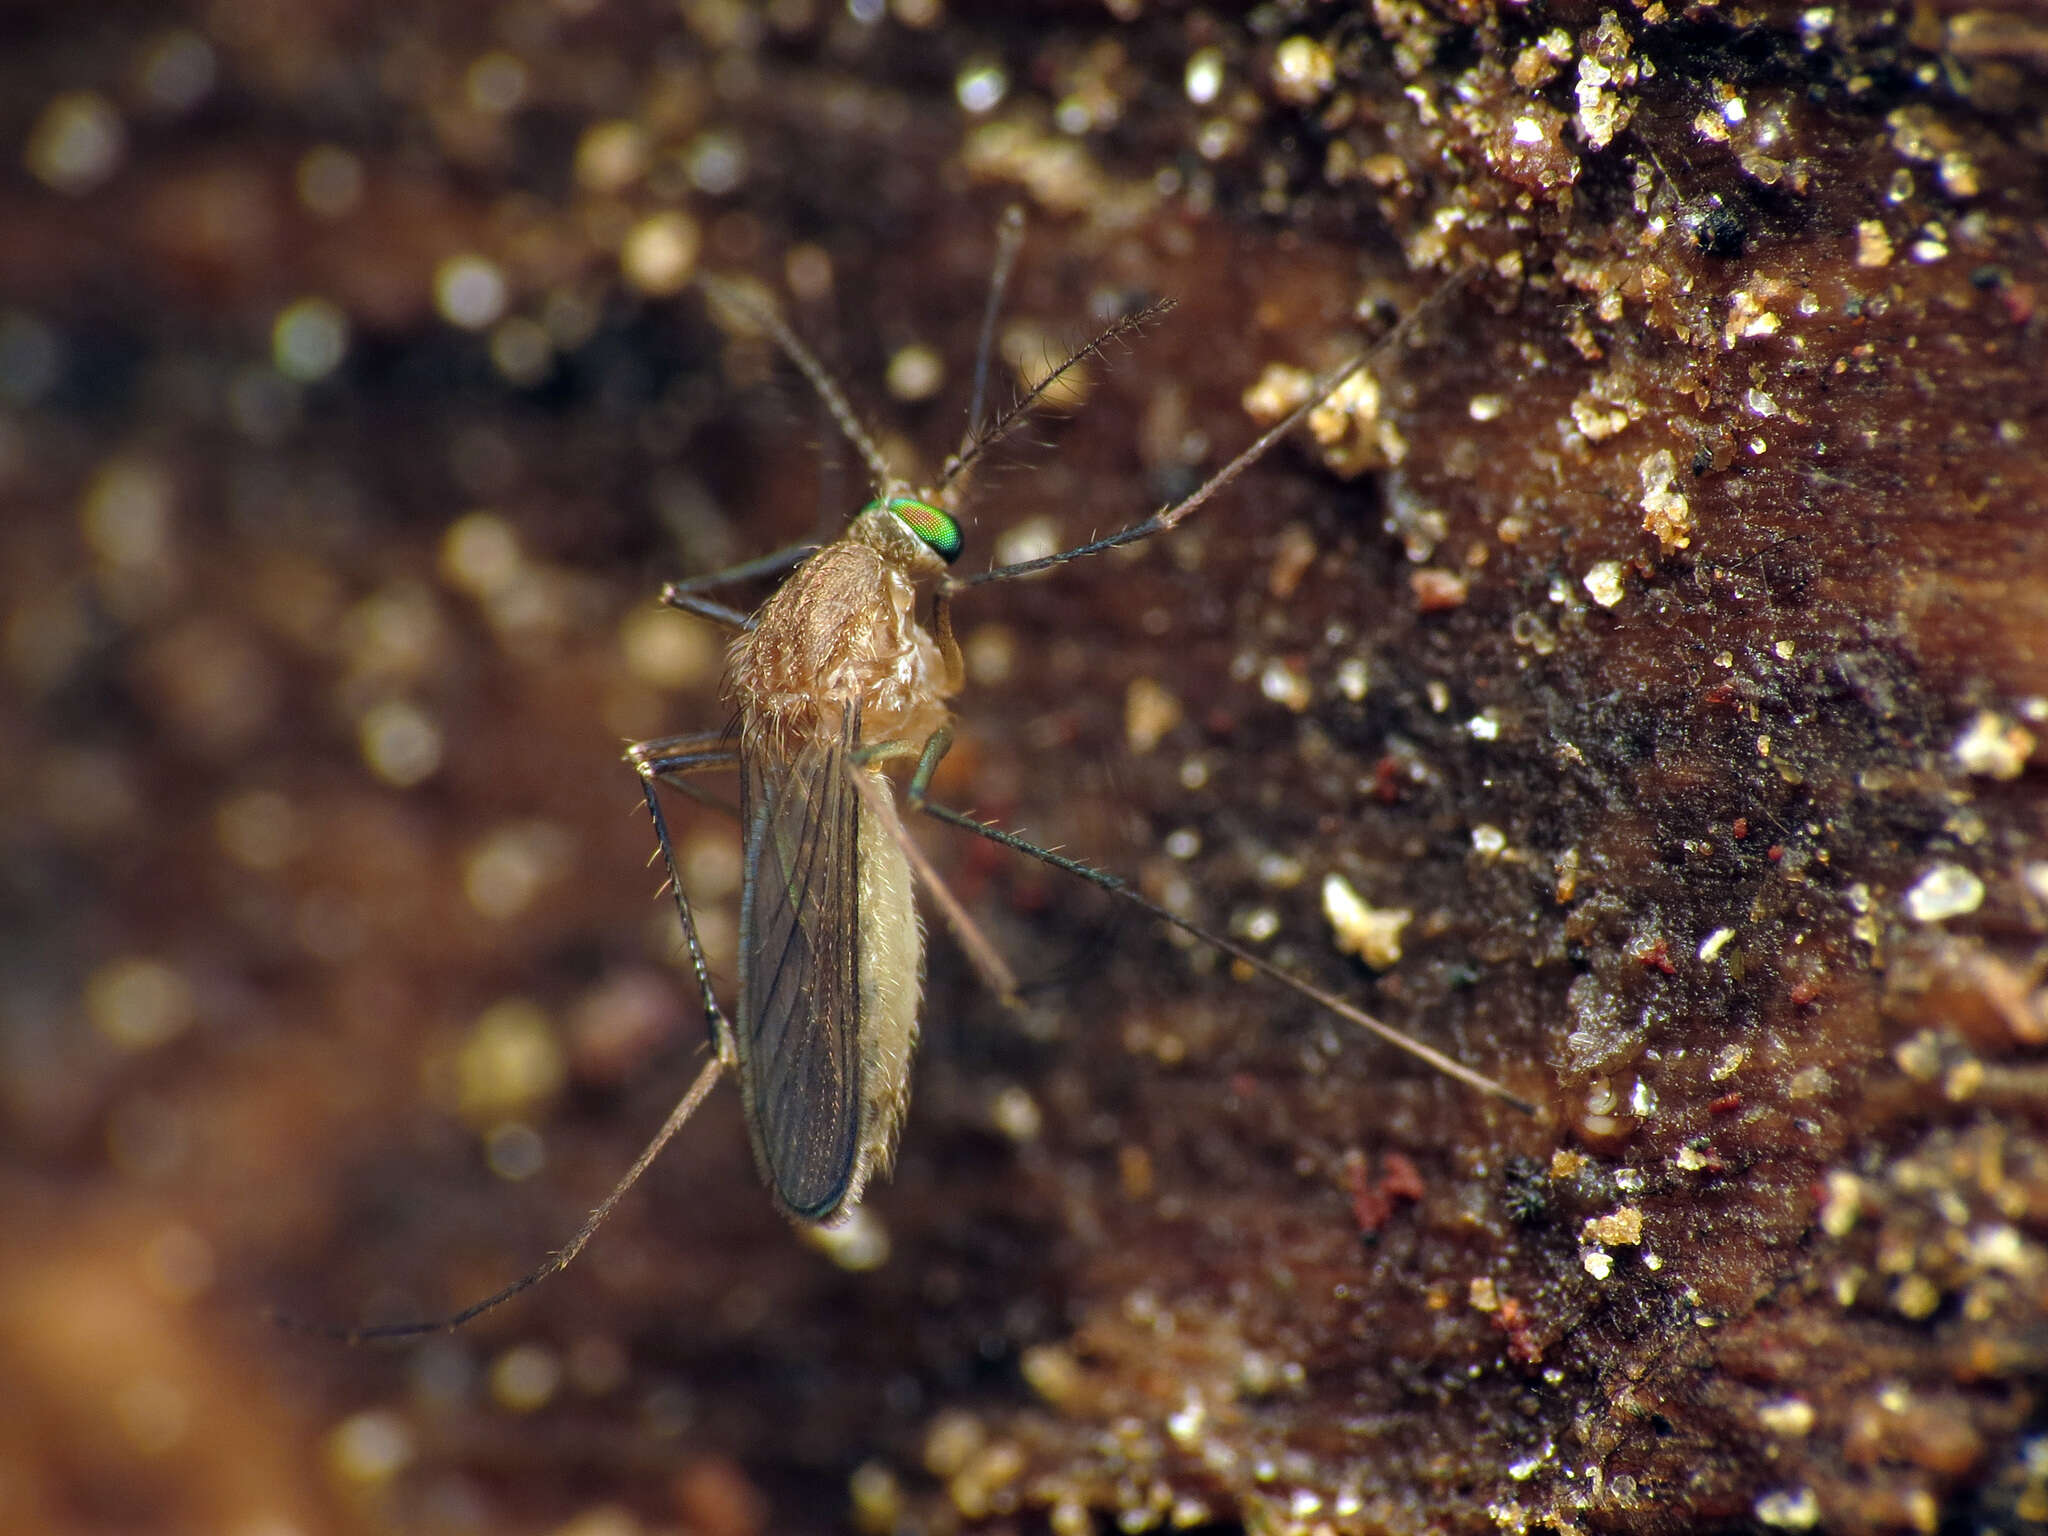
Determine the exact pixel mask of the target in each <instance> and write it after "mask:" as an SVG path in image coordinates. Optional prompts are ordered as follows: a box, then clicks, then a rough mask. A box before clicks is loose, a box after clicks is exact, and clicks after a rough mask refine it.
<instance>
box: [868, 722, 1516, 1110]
mask: <svg viewBox="0 0 2048 1536" xmlns="http://www.w3.org/2000/svg"><path fill="white" fill-rule="evenodd" d="M951 745H952V735H951V732H950V731H947V730H944V729H941V730H939V731H936V732H934V733H933V735H932V739H931V740H930V741H929V742H927V743H926V744H925V750H924V754H923V756H922V757H920V758H919V760H918V764H917V772H916V773H914V774H913V775H912V776H911V780H910V786H909V788H908V789H907V790H906V791H905V794H904V798H905V799H906V800H908V801H909V803H910V806H911V808H912V809H913V810H917V811H922V812H923V813H924V814H925V815H927V816H930V817H932V818H934V819H935V820H938V821H943V822H945V823H946V824H947V825H948V826H952V827H959V828H960V829H961V830H962V831H965V832H972V833H973V834H974V835H975V836H976V837H985V838H987V839H988V840H989V841H990V842H992V843H1000V844H1002V845H1003V846H1004V847H1005V848H1013V849H1015V850H1016V851H1017V852H1018V853H1021V854H1024V855H1025V856H1026V857H1028V858H1033V859H1037V860H1038V861H1039V862H1040V863H1041V864H1050V865H1051V866H1052V867H1053V868H1054V869H1063V870H1065V871H1066V872H1067V873H1068V874H1070V875H1078V876H1080V877H1081V878H1082V879H1083V880H1086V881H1088V882H1089V883H1090V884H1091V885H1098V886H1100V887H1102V889H1103V890H1105V891H1108V892H1109V893H1110V894H1111V895H1113V896H1115V897H1116V898H1117V899H1118V900H1120V901H1126V902H1129V903H1130V904H1131V905H1132V906H1134V907H1136V908H1137V909H1138V910H1139V911H1141V912H1144V913H1146V914H1148V915H1149V916H1152V917H1156V918H1158V919H1159V920H1160V921H1161V922H1163V923H1170V924H1172V925H1173V926H1174V927H1176V928H1178V929H1180V930H1181V932H1183V933H1186V934H1190V935H1192V936H1193V937H1195V938H1197V939H1200V940H1201V941H1202V942H1203V943H1204V944H1207V945H1209V946H1210V947H1211V948H1212V949H1216V950H1220V951H1221V952H1222V953H1224V954H1226V955H1228V956H1230V958H1231V959H1233V960H1238V961H1242V962H1243V963H1244V964H1245V965H1248V966H1250V967H1251V968H1252V969H1253V970H1255V971H1257V972H1258V973H1259V974H1260V975H1262V976H1267V977H1270V978H1271V979H1272V980H1274V981H1277V982H1279V983H1280V985H1281V986H1283V987H1286V988H1288V989H1289V990H1290V991H1293V992H1296V993H1299V994H1300V995H1301V996H1303V997H1305V998H1307V999H1308V1000H1309V1001H1310V1002H1312V1003H1315V1004H1316V1005H1318V1006H1319V1007H1322V1008H1325V1009H1327V1010H1328V1011H1329V1012H1331V1013H1334V1014H1336V1015H1337V1017H1339V1018H1340V1019H1343V1020H1345V1021H1346V1022H1348V1023H1351V1024H1355V1025H1357V1026H1358V1027H1359V1028H1360V1029H1363V1030H1365V1031H1366V1032H1367V1033H1369V1034H1372V1035H1376V1036H1378V1037H1379V1038H1380V1039H1381V1040H1384V1041H1386V1043H1387V1044H1389V1045H1391V1046H1394V1047H1395V1048H1397V1049H1399V1050H1403V1051H1406V1052H1407V1053H1408V1054H1409V1055H1411V1056H1413V1057H1415V1058H1417V1059H1418V1060H1420V1061H1424V1062H1427V1063H1428V1064H1429V1065H1430V1066H1432V1067H1434V1068H1436V1069H1437V1071H1439V1072H1441V1073H1443V1074H1444V1075H1445V1076H1446V1077H1452V1078H1455V1079H1457V1081H1459V1082H1461V1083H1464V1084H1465V1085H1466V1086H1467V1087H1470V1088H1476V1089H1478V1090H1479V1091H1480V1092H1481V1093H1484V1094H1489V1095H1491V1096H1492V1097H1494V1098H1497V1099H1500V1100H1502V1101H1503V1102H1504V1103H1508V1104H1512V1105H1513V1106H1514V1107H1515V1108H1516V1109H1519V1110H1521V1111H1522V1113H1524V1114H1527V1115H1533V1114H1535V1113H1536V1106H1535V1105H1534V1104H1531V1103H1530V1102H1529V1101H1528V1100H1527V1099H1525V1098H1523V1097H1521V1096H1520V1095H1519V1094H1517V1093H1514V1092H1513V1091H1512V1090H1510V1089H1508V1088H1506V1087H1503V1086H1502V1085H1501V1084H1499V1083H1497V1082H1495V1081H1494V1080H1493V1079H1492V1078H1490V1077H1487V1076H1485V1075H1484V1074H1483V1073H1479V1072H1475V1071H1474V1070H1473V1069H1472V1068H1470V1067H1468V1066H1466V1065H1465V1064H1464V1063H1463V1062H1460V1061H1456V1060H1453V1059H1452V1058H1451V1057H1449V1056H1446V1055H1445V1054H1444V1053H1443V1052H1442V1051H1439V1050H1437V1049H1436V1048H1435V1047H1434V1046H1431V1045H1425V1044H1424V1043H1423V1042H1422V1041H1420V1040H1417V1039H1415V1038H1413V1037H1412V1036H1410V1035H1406V1034H1404V1033H1402V1032H1401V1031H1400V1030H1398V1029H1396V1028H1394V1026H1393V1025H1391V1024H1388V1023H1386V1022H1384V1021H1382V1020H1380V1019H1376V1018H1374V1017H1373V1016H1372V1015H1371V1014H1369V1013H1367V1012H1365V1011H1364V1010H1363V1009H1361V1008H1355V1007H1353V1006H1352V1005H1351V1004H1350V1003H1347V1002H1346V1001H1344V999H1343V998H1341V997H1339V996H1337V995H1336V994H1335V993H1334V992H1326V991H1324V990H1323V989H1322V988H1321V987H1318V986H1316V985H1314V984H1313V983H1311V982H1306V981H1303V980H1302V979H1301V978H1300V977H1298V976H1296V975H1294V974H1292V973H1291V972H1289V971H1285V970H1282V969H1281V968H1280V967H1279V966H1277V965H1275V964H1273V962H1272V961H1270V960H1268V959H1266V958H1265V957H1264V956H1262V955H1258V954H1255V953H1253V952H1252V951H1251V950H1249V949H1246V948H1245V947H1244V946H1243V945H1241V944H1239V943H1237V942H1235V941H1234V940H1231V939H1227V938H1225V937H1224V936H1223V935H1222V934H1219V933H1212V932H1210V931H1209V930H1208V929H1207V928H1204V927H1202V926H1201V925H1199V924H1197V923H1193V922H1190V921H1189V920H1188V919H1186V918H1184V917H1182V916H1180V915H1179V914H1177V913H1174V912H1169V911H1168V910H1167V909H1166V908H1164V907H1162V906H1160V905H1159V904H1158V903H1157V902H1155V901H1151V900H1149V899H1147V898H1146V897H1145V896H1143V895H1140V894H1139V893H1138V891H1137V890H1135V889H1134V888H1133V887H1132V886H1131V885H1130V884H1129V883H1128V882H1127V881H1125V880H1122V879H1119V878H1118V877H1117V876H1115V875H1112V874H1107V873H1105V872H1103V871H1102V870H1099V869H1096V868H1095V867H1094V866H1093V865H1089V864H1083V863H1081V862H1080V861H1079V860H1078V859H1070V858H1068V857H1066V855H1064V854H1059V853H1054V852H1053V851H1052V850H1051V849H1050V848H1041V847H1039V846H1038V845H1037V844H1036V843H1033V842H1029V841H1027V840H1026V839H1024V838H1021V837H1019V836H1017V834H1016V833H1014V832H1006V831H1004V830H1003V829H1002V828H1001V827H993V826H990V825H989V824H988V823H987V822H985V821H979V820H977V819H976V818H974V817H972V816H969V815H967V814H966V813H965V812H962V811H956V810H954V809H952V808H951V807H950V806H944V805H939V804H937V803H936V802H934V801H932V800H931V799H929V798H928V797H927V792H928V791H929V789H930V786H931V778H932V774H933V773H934V772H935V771H936V770H937V768H938V766H939V759H940V758H942V757H944V756H945V755H946V749H947V748H948V747H949V746H951Z"/></svg>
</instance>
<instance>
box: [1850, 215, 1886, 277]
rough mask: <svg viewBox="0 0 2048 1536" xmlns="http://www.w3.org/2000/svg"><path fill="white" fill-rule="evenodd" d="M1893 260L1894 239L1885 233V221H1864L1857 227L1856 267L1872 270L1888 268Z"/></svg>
mask: <svg viewBox="0 0 2048 1536" xmlns="http://www.w3.org/2000/svg"><path fill="white" fill-rule="evenodd" d="M1891 259H1892V237H1891V236H1890V235H1889V234H1887V233H1886V232H1885V227H1884V220H1882V219H1863V220H1861V221H1859V222H1858V223H1857V225H1856V265H1857V266H1859V267H1865V268H1872V267H1883V266H1888V265H1890V263H1891Z"/></svg>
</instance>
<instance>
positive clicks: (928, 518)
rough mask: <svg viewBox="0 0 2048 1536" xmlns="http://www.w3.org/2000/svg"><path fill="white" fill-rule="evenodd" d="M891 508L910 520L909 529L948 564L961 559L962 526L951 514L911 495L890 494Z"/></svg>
mask: <svg viewBox="0 0 2048 1536" xmlns="http://www.w3.org/2000/svg"><path fill="white" fill-rule="evenodd" d="M889 510H890V511H891V512H894V513H895V514H896V515H897V516H898V517H900V518H902V519H903V521H904V522H906V523H908V524H909V525H910V531H911V532H912V533H914V534H916V535H917V536H918V537H919V538H920V539H923V540H924V542H925V546H926V547H927V548H928V549H930V550H931V552H932V553H933V554H935V555H937V556H938V557H939V558H940V559H941V560H943V561H945V562H946V564H948V565H951V564H952V563H953V562H954V561H955V560H957V559H959V558H960V545H961V538H960V525H959V524H958V523H956V522H955V521H953V514H952V513H950V512H948V511H946V510H945V509H944V508H943V507H935V506H933V505H932V504H931V503H930V502H927V501H917V500H914V499H913V498H911V497H909V496H892V497H890V498H889Z"/></svg>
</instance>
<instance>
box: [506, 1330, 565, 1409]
mask: <svg viewBox="0 0 2048 1536" xmlns="http://www.w3.org/2000/svg"><path fill="white" fill-rule="evenodd" d="M561 1385H562V1357H561V1356H560V1355H558V1354H556V1353H555V1352H554V1351H553V1350H552V1349H549V1348H547V1347H546V1346H545V1345H542V1344H515V1345H513V1346H512V1348H510V1349H508V1350H506V1351H505V1352H504V1353H503V1354H501V1355H499V1356H498V1358H497V1359H495V1360H493V1361H492V1362H491V1374H490V1386H491V1399H492V1401H494V1402H495V1403H497V1405H498V1406H499V1407H501V1408H504V1409H506V1410H508V1411H510V1412H512V1413H533V1412H535V1411H536V1410H538V1409H541V1408H545V1407H546V1406H547V1405H548V1404H549V1403H550V1402H551V1401H552V1400H553V1399H554V1395H555V1392H556V1390H557V1389H558V1388H559V1387H560V1386H561Z"/></svg>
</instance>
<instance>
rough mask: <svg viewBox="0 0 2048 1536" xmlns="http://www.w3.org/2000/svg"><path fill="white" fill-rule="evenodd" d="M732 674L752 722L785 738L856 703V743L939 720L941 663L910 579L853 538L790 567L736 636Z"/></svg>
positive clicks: (912, 734) (817, 727)
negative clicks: (747, 627) (745, 628)
mask: <svg viewBox="0 0 2048 1536" xmlns="http://www.w3.org/2000/svg"><path fill="white" fill-rule="evenodd" d="M731 678H732V691H733V694H734V699H735V702H736V703H737V704H738V705H739V706H740V711H741V714H742V716H743V717H744V718H746V719H747V721H748V722H749V724H750V727H751V728H753V729H757V730H765V731H768V732H772V733H774V734H777V735H780V736H782V737H783V738H784V740H785V741H786V742H789V743H792V744H793V743H794V742H796V741H798V740H801V739H803V738H805V737H807V736H810V735H813V734H815V733H817V732H819V731H821V730H826V729H834V730H836V729H837V727H838V722H839V719H840V717H841V715H842V714H843V712H844V711H845V709H846V708H847V707H848V706H849V705H854V704H858V705H859V707H860V722H861V730H860V739H861V742H862V743H863V744H866V743H871V742H878V741H909V742H912V743H921V742H923V741H924V739H925V738H926V737H928V736H930V735H931V733H932V732H933V731H935V730H937V729H938V728H939V727H940V726H941V725H943V724H945V722H946V716H947V711H946V706H945V704H944V702H943V701H944V698H945V696H946V693H947V692H948V689H947V688H946V684H945V669H944V666H943V664H942V663H941V660H940V657H939V649H938V646H937V644H936V643H935V642H934V641H933V639H932V637H931V634H930V633H929V632H928V631H927V630H926V629H925V627H924V625H923V624H921V623H920V622H918V618H917V611H916V589H915V588H914V587H913V586H912V585H911V583H910V581H909V579H908V578H907V577H905V576H904V575H903V574H902V573H901V572H900V571H898V570H896V569H894V568H893V567H892V566H891V565H890V564H889V563H888V562H887V561H886V560H884V559H883V558H882V557H881V556H880V555H879V554H878V553H876V551H874V550H873V549H870V548H868V547H866V546H865V545H861V544H857V543H852V542H841V543H838V544H832V545H828V546H827V547H825V548H824V549H821V550H819V551H818V553H817V554H815V555H813V556H812V557H811V558H810V559H809V560H808V561H806V562H805V563H804V564H803V565H801V566H799V567H797V569H796V572H795V573H794V574H793V575H792V576H790V578H789V579H788V580H787V581H785V582H784V583H783V584H782V586H781V587H780V588H778V589H777V590H776V592H775V595H774V596H773V597H771V598H769V599H768V602H767V603H766V605H764V606H763V607H762V609H761V611H760V613H759V615H758V616H757V618H756V621H755V624H754V627H753V629H751V630H749V631H747V632H746V633H744V634H742V635H741V636H740V637H739V638H738V639H737V640H735V641H734V642H733V646H732V671H731Z"/></svg>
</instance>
